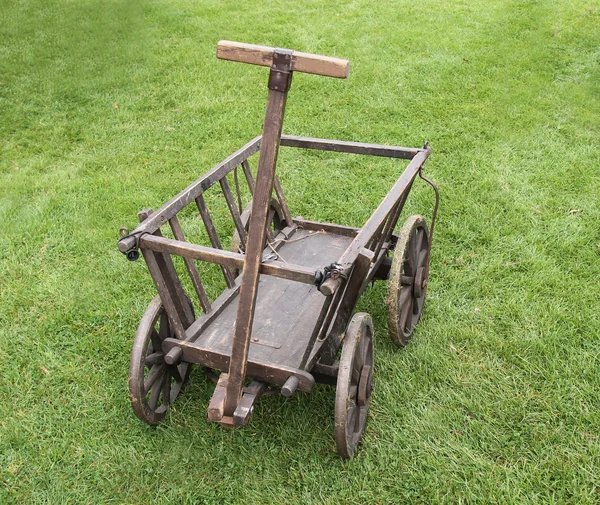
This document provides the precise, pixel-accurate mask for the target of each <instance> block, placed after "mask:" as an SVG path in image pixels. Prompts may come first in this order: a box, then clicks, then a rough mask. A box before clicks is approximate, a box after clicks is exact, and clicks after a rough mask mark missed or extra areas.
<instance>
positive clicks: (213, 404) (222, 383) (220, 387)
mask: <svg viewBox="0 0 600 505" xmlns="http://www.w3.org/2000/svg"><path fill="white" fill-rule="evenodd" d="M228 379H229V376H228V374H227V373H225V372H223V373H222V374H221V375H219V380H218V381H217V385H216V386H215V390H214V392H213V395H212V398H211V399H210V403H209V404H208V412H207V416H206V417H208V420H209V421H214V422H218V421H220V420H221V419H222V418H223V407H224V405H225V391H226V388H227V381H228Z"/></svg>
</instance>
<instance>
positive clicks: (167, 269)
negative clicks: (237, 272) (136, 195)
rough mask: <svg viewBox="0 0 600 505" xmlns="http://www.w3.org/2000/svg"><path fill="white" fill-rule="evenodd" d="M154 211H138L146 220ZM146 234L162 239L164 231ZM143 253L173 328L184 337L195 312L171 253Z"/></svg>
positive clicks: (143, 219)
mask: <svg viewBox="0 0 600 505" xmlns="http://www.w3.org/2000/svg"><path fill="white" fill-rule="evenodd" d="M153 212H154V211H153V210H152V209H144V210H142V211H141V212H139V213H138V218H139V220H140V221H141V222H144V221H145V220H147V219H149V218H150V217H151V216H152V214H153ZM146 236H147V237H156V238H159V239H160V238H162V233H161V231H160V229H158V230H156V231H155V232H154V235H146ZM142 254H143V255H144V259H145V260H146V265H147V266H148V270H149V271H150V275H151V276H152V280H153V281H154V285H155V286H156V290H157V291H158V293H159V295H160V297H161V299H162V300H163V302H164V303H163V305H164V307H165V311H166V312H167V315H168V317H169V319H170V320H171V323H172V324H173V328H174V330H175V332H176V333H177V336H178V338H182V335H183V333H182V329H185V328H187V327H188V326H189V325H190V324H191V323H192V322H193V320H194V314H193V312H192V309H191V306H190V304H189V302H188V299H187V295H186V294H185V291H184V290H183V287H182V286H181V282H180V281H179V276H178V275H177V271H176V270H175V265H173V260H172V259H171V256H170V255H169V254H155V255H153V254H145V251H144V250H143V249H142ZM178 332H179V333H178Z"/></svg>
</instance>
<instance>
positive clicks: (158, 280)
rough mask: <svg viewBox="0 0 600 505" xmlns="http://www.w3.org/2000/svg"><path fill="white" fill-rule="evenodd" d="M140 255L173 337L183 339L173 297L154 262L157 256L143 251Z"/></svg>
mask: <svg viewBox="0 0 600 505" xmlns="http://www.w3.org/2000/svg"><path fill="white" fill-rule="evenodd" d="M142 254H143V255H144V260H145V261H146V266H147V267H148V270H149V271H150V276H151V277H152V280H153V281H154V285H155V286H156V291H158V294H159V295H160V299H161V301H162V304H163V306H164V308H165V311H166V312H167V316H168V317H169V321H170V322H171V326H172V327H173V331H174V332H175V335H177V338H179V339H183V338H184V336H185V329H184V327H183V323H182V321H181V316H180V315H179V311H178V310H177V308H176V306H175V302H174V300H173V297H172V296H171V292H170V290H169V289H168V288H167V285H166V282H165V279H164V278H163V275H162V272H161V269H160V267H159V266H158V263H157V261H156V257H157V256H158V254H154V252H152V251H149V250H144V249H142Z"/></svg>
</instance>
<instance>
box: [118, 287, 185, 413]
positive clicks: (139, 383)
mask: <svg viewBox="0 0 600 505" xmlns="http://www.w3.org/2000/svg"><path fill="white" fill-rule="evenodd" d="M165 338H175V334H174V332H173V330H172V328H171V324H170V323H169V318H168V317H167V314H166V312H165V310H164V307H163V306H162V303H161V300H160V297H158V296H157V297H155V298H154V299H153V300H152V302H150V305H149V306H148V309H147V310H146V312H145V313H144V315H143V317H142V320H141V321H140V325H139V327H138V330H137V332H136V336H135V340H134V342H133V350H132V353H131V363H130V368H129V398H130V400H131V406H132V408H133V411H134V412H135V414H136V416H137V417H139V418H140V419H141V420H142V421H145V422H147V423H149V424H158V423H159V422H160V421H161V420H162V419H163V418H164V416H165V414H166V412H167V411H168V409H169V407H170V406H171V404H172V403H173V402H174V401H175V399H176V398H177V396H178V395H179V393H180V392H181V390H182V389H183V388H184V386H185V384H186V382H187V379H188V377H189V373H190V370H191V367H190V365H189V363H180V364H179V365H176V366H175V365H173V366H171V365H167V364H166V363H165V362H164V354H163V353H162V349H161V348H160V342H162V340H164V339H165Z"/></svg>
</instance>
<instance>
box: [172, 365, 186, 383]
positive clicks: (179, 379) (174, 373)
mask: <svg viewBox="0 0 600 505" xmlns="http://www.w3.org/2000/svg"><path fill="white" fill-rule="evenodd" d="M169 372H170V373H171V375H172V376H173V378H174V379H175V382H177V383H180V382H183V377H182V376H181V374H180V373H179V368H178V367H177V366H170V367H169Z"/></svg>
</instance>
